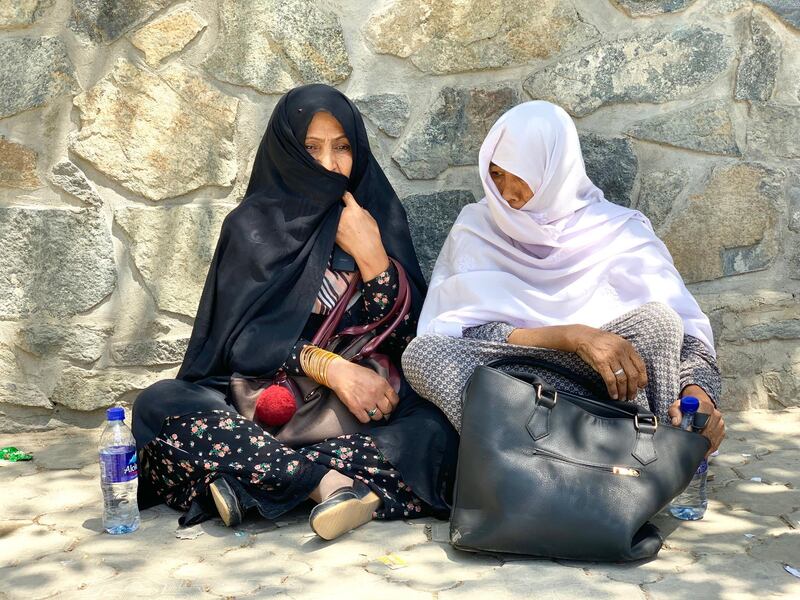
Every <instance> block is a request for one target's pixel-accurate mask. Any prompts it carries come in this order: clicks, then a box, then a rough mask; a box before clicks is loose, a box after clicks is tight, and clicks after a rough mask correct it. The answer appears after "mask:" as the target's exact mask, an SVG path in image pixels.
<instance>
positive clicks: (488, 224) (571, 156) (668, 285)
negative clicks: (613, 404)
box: [418, 101, 714, 353]
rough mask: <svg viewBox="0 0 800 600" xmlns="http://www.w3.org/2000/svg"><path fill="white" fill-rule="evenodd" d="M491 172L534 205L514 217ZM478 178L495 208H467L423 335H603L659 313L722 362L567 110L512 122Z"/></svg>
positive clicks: (670, 268)
mask: <svg viewBox="0 0 800 600" xmlns="http://www.w3.org/2000/svg"><path fill="white" fill-rule="evenodd" d="M491 162H494V163H495V164H496V165H498V166H499V167H501V168H502V169H504V170H505V171H507V172H510V173H513V174H515V175H517V176H518V177H520V178H522V179H523V180H524V181H525V182H526V183H527V184H528V185H529V186H530V188H531V189H532V190H533V192H534V195H533V199H532V200H530V201H528V203H527V204H525V206H524V207H522V208H521V209H514V208H511V207H510V206H509V205H508V203H507V202H506V201H505V200H503V198H502V196H501V195H500V192H499V191H498V189H497V187H496V186H495V184H494V182H493V181H492V178H491V177H490V175H489V163H491ZM479 171H480V176H481V183H482V184H483V189H484V192H485V194H486V196H485V197H484V198H483V199H482V200H481V201H480V202H478V203H475V204H470V205H467V206H466V207H464V209H463V210H462V211H461V214H460V215H459V216H458V219H457V220H456V222H455V224H454V225H453V228H452V230H451V231H450V235H449V236H448V238H447V241H446V242H445V244H444V247H443V248H442V251H441V253H440V254H439V258H438V259H437V261H436V266H435V268H434V270H433V276H432V278H431V284H430V288H429V291H428V296H427V298H426V300H425V305H424V306H423V309H422V314H421V315H420V320H419V330H418V332H419V334H420V335H422V334H425V333H439V334H443V335H449V336H451V337H461V335H462V329H463V328H464V327H471V326H474V325H481V324H483V323H488V322H492V321H503V322H506V323H510V324H511V325H514V326H515V327H528V328H533V327H542V326H546V325H565V324H573V323H575V324H577V323H580V324H584V325H589V326H592V327H600V326H601V325H603V324H605V323H607V322H609V321H611V320H612V319H614V318H616V317H618V316H620V315H622V314H624V313H626V312H628V311H630V310H632V309H635V308H638V307H639V306H641V305H643V304H645V303H647V302H653V301H656V302H663V303H665V304H667V305H669V306H671V307H672V308H673V309H674V310H675V311H676V312H677V313H678V314H679V315H680V316H681V317H682V319H683V323H684V331H685V333H686V334H688V335H691V336H694V337H696V338H698V339H700V340H701V341H702V342H703V343H704V344H705V345H706V346H708V348H709V350H710V351H711V352H712V353H713V352H714V342H713V335H712V332H711V326H710V324H709V321H708V318H707V317H706V316H705V315H704V314H703V312H702V310H700V307H699V306H698V304H697V301H696V300H695V299H694V297H693V296H692V295H691V293H689V290H687V289H686V286H685V285H684V283H683V279H681V276H680V274H679V273H678V271H677V270H676V269H675V266H674V264H673V262H672V257H671V256H670V254H669V251H668V250H667V248H666V246H665V245H664V243H663V242H662V241H661V240H660V239H658V237H656V235H655V233H654V231H653V228H652V225H651V224H650V221H649V220H648V219H647V218H646V217H645V216H644V215H643V214H641V213H640V212H639V211H636V210H631V209H628V208H624V207H622V206H618V205H616V204H613V203H611V202H609V201H607V200H606V199H605V197H604V196H603V192H602V191H601V190H600V189H599V188H598V187H597V186H595V185H594V184H593V183H592V182H591V180H590V179H589V177H588V176H587V175H586V169H585V167H584V164H583V156H582V155H581V148H580V142H579V140H578V132H577V130H576V129H575V125H574V123H573V122H572V119H571V118H570V117H569V115H568V114H567V113H566V112H565V111H564V110H563V109H561V108H559V107H558V106H555V105H553V104H550V103H549V102H542V101H536V102H526V103H524V104H520V105H519V106H516V107H514V108H512V109H511V110H509V111H508V112H507V113H505V114H504V115H503V116H502V117H500V119H498V121H497V123H495V124H494V126H493V127H492V129H491V130H490V131H489V134H488V135H487V136H486V140H484V142H483V145H482V146H481V151H480V159H479Z"/></svg>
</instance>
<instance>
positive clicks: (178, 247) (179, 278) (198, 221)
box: [115, 206, 232, 317]
mask: <svg viewBox="0 0 800 600" xmlns="http://www.w3.org/2000/svg"><path fill="white" fill-rule="evenodd" d="M231 208H232V207H231V206H174V207H169V208H163V209H152V208H139V207H135V208H134V207H131V208H124V209H120V210H119V211H117V213H116V215H115V218H116V220H117V223H119V225H120V226H121V227H122V229H124V230H125V232H126V233H127V235H128V236H129V237H130V239H131V247H130V252H131V255H132V256H133V260H134V263H135V264H136V267H137V269H139V272H140V273H141V275H142V277H143V278H144V281H145V284H146V285H147V287H148V288H149V290H150V292H151V293H152V294H153V297H154V299H155V301H156V304H157V305H158V308H159V309H161V310H167V311H170V312H175V313H180V314H184V315H188V316H190V317H193V316H194V315H195V313H196V311H197V306H198V304H199V303H200V294H201V293H202V291H203V284H204V283H205V280H206V274H207V273H208V267H209V265H210V264H211V258H212V257H213V255H214V249H215V248H216V244H217V238H218V237H219V232H220V229H221V228H222V221H223V219H224V218H225V216H226V215H227V214H228V212H230V210H231Z"/></svg>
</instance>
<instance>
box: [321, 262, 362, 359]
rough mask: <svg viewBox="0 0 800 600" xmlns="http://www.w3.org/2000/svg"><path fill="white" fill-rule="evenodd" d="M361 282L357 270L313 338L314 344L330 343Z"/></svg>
mask: <svg viewBox="0 0 800 600" xmlns="http://www.w3.org/2000/svg"><path fill="white" fill-rule="evenodd" d="M359 283H361V273H359V272H358V271H356V272H355V275H353V279H352V280H351V281H350V285H348V286H347V289H346V290H345V291H344V293H343V294H342V296H341V298H339V301H338V302H337V303H336V305H335V306H334V307H333V310H332V311H331V312H330V313H328V316H327V317H325V320H324V321H323V322H322V325H320V327H319V329H318V330H317V334H316V335H315V336H314V338H313V339H312V340H311V343H312V344H314V345H315V346H319V347H320V348H322V347H324V346H326V345H327V344H328V342H329V341H330V338H331V337H332V336H333V334H334V333H335V332H336V328H337V327H339V323H341V321H342V318H343V317H344V313H345V312H347V305H348V304H350V300H352V299H353V296H355V294H356V291H357V290H358V284H359Z"/></svg>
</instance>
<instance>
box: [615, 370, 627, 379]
mask: <svg viewBox="0 0 800 600" xmlns="http://www.w3.org/2000/svg"><path fill="white" fill-rule="evenodd" d="M624 374H625V369H617V370H616V371H614V375H616V376H617V377H619V376H620V375H624Z"/></svg>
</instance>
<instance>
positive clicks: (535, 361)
mask: <svg viewBox="0 0 800 600" xmlns="http://www.w3.org/2000/svg"><path fill="white" fill-rule="evenodd" d="M520 365H524V366H527V367H534V368H540V369H545V370H547V371H553V372H554V373H558V374H559V375H561V376H562V377H564V378H565V379H568V380H570V381H571V382H572V383H575V384H577V385H579V386H581V387H582V388H584V389H585V390H586V391H587V392H589V393H590V395H593V396H595V397H596V398H597V399H599V400H601V401H603V402H608V403H615V402H618V401H617V400H612V399H611V397H610V396H609V395H608V390H606V389H605V388H601V387H600V386H598V385H597V384H596V383H595V382H594V381H592V380H591V379H589V378H588V377H586V376H584V375H580V374H578V373H573V372H572V371H570V370H569V369H567V368H566V367H562V366H561V365H558V364H555V363H553V362H550V361H548V360H543V359H541V358H532V357H527V356H508V357H503V358H498V359H496V360H493V361H491V362H488V363H486V365H485V366H487V367H491V368H494V369H497V368H499V367H505V366H512V367H514V366H520ZM509 374H511V375H513V376H516V377H518V378H520V379H530V378H531V376H530V374H527V373H520V372H514V371H513V370H511V371H510V372H509ZM534 380H535V381H534V383H535V384H536V385H540V384H541V381H542V380H541V378H539V377H535V376H534ZM543 388H544V389H545V390H548V391H550V390H553V389H554V388H553V386H552V385H548V384H545V385H544V386H543ZM626 404H627V406H628V407H629V408H630V409H631V413H632V416H633V417H634V418H635V420H636V426H637V429H638V428H639V425H640V423H639V421H640V420H641V421H642V423H641V424H645V423H646V421H647V420H650V422H652V423H655V422H656V418H655V415H654V414H653V413H652V412H651V411H650V410H649V409H647V408H644V407H642V406H639V405H637V404H633V403H626Z"/></svg>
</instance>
